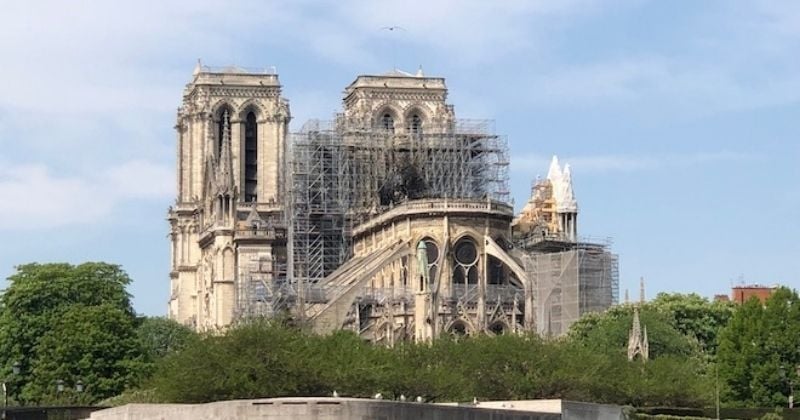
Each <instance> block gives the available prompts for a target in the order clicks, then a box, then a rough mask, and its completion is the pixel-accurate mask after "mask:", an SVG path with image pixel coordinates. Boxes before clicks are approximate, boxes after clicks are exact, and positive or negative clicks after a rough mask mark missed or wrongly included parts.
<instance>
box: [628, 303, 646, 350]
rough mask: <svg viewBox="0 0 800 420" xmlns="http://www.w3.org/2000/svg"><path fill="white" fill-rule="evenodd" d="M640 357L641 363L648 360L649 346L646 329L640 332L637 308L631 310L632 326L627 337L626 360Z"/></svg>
mask: <svg viewBox="0 0 800 420" xmlns="http://www.w3.org/2000/svg"><path fill="white" fill-rule="evenodd" d="M637 355H638V356H641V357H642V362H645V361H647V359H649V358H650V344H649V342H648V341H647V327H644V330H642V326H641V323H640V322H639V307H638V306H636V307H634V308H633V325H632V326H631V332H630V334H629V335H628V360H633V359H635V358H636V356H637Z"/></svg>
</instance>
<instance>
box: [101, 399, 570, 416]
mask: <svg viewBox="0 0 800 420" xmlns="http://www.w3.org/2000/svg"><path fill="white" fill-rule="evenodd" d="M560 418H561V416H560V415H559V414H553V413H535V412H525V411H515V410H509V409H490V408H475V407H468V406H444V405H436V404H420V403H412V402H397V401H381V400H367V399H355V398H273V399H263V400H239V401H220V402H214V403H208V404H197V405H191V404H186V405H180V404H129V405H125V406H122V407H116V408H110V409H107V410H101V411H97V412H94V413H92V416H91V418H90V419H91V420H167V419H169V420H203V419H229V420H233V419H236V420H239V419H248V420H249V419H253V420H254V419H259V420H278V419H280V420H288V419H296V420H412V419H413V420H461V419H470V420H556V419H560Z"/></svg>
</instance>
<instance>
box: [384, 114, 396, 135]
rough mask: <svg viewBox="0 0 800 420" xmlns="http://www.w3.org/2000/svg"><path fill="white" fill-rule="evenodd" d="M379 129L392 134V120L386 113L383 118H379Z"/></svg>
mask: <svg viewBox="0 0 800 420" xmlns="http://www.w3.org/2000/svg"><path fill="white" fill-rule="evenodd" d="M381 127H382V128H383V129H384V130H386V131H389V132H391V133H394V118H393V117H392V114H390V113H388V112H387V113H385V114H383V117H381Z"/></svg>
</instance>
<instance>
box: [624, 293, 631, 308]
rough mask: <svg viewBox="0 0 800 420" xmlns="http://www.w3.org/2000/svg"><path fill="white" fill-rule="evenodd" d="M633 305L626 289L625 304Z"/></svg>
mask: <svg viewBox="0 0 800 420" xmlns="http://www.w3.org/2000/svg"><path fill="white" fill-rule="evenodd" d="M629 303H631V299H630V296H628V289H625V304H626V305H627V304H629Z"/></svg>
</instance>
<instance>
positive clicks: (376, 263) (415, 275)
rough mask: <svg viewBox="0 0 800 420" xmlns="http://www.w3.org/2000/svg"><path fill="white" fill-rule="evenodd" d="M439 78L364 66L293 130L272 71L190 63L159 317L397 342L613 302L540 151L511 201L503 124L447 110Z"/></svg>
mask: <svg viewBox="0 0 800 420" xmlns="http://www.w3.org/2000/svg"><path fill="white" fill-rule="evenodd" d="M447 93H448V91H447V87H446V84H445V80H444V79H443V78H440V77H430V76H426V75H425V74H423V72H422V70H421V69H420V70H419V71H418V72H416V73H415V74H412V73H406V72H402V71H399V70H393V71H391V72H388V73H385V74H380V75H361V76H358V77H356V78H355V80H354V81H353V82H352V83H351V84H350V85H349V86H347V87H346V88H345V91H344V97H343V100H342V110H341V111H340V112H339V113H337V114H336V115H335V116H334V117H333V119H331V120H328V121H320V120H311V121H308V122H306V123H305V124H303V125H302V127H301V128H300V129H299V130H297V131H294V132H292V131H290V129H289V122H290V120H291V113H290V109H289V102H288V100H287V99H285V98H283V97H282V93H281V85H280V82H279V80H278V75H277V74H274V73H270V72H255V71H249V70H246V69H242V68H238V67H226V68H211V67H206V66H202V65H201V64H199V63H198V65H197V67H196V68H195V70H194V72H193V75H192V79H191V82H190V83H189V84H187V86H186V88H185V90H184V92H183V101H182V104H181V106H180V108H179V109H178V115H177V124H176V125H175V128H176V130H177V148H178V163H177V182H178V188H177V191H178V192H177V197H176V201H175V204H174V205H173V206H172V207H171V208H170V209H169V213H168V220H169V223H170V242H171V255H172V257H171V271H170V285H171V291H170V300H169V317H170V318H172V319H175V320H177V321H179V322H181V323H184V324H186V325H189V326H192V327H193V328H195V329H197V330H201V331H209V330H212V331H213V330H221V329H224V328H226V327H228V326H230V325H232V324H235V323H236V322H240V321H242V320H246V319H249V318H253V317H274V316H281V317H291V318H292V319H296V320H298V321H299V322H303V323H307V325H309V326H310V327H311V328H313V330H314V331H317V332H319V333H328V332H331V331H335V330H338V329H348V330H352V331H354V332H355V333H357V334H359V335H360V336H362V337H363V338H364V339H366V340H369V341H372V342H376V343H384V344H387V345H392V344H394V343H395V342H398V341H404V340H416V341H425V340H430V339H433V338H435V337H437V336H440V335H441V334H454V335H469V334H478V333H486V334H505V333H518V332H523V331H531V332H537V333H539V334H542V335H545V336H558V335H561V334H563V333H565V332H566V331H567V328H568V327H569V325H570V324H571V323H572V322H574V321H575V320H577V319H578V317H580V316H581V315H582V314H584V313H587V312H593V311H602V310H604V309H606V308H608V307H609V306H611V305H612V304H614V303H616V301H617V299H618V296H617V295H618V290H617V288H618V274H617V257H616V255H614V254H613V253H611V252H610V250H609V244H608V243H604V242H597V241H585V240H582V239H581V238H580V237H579V236H578V231H577V216H578V205H577V200H576V198H575V194H574V191H573V185H572V175H571V168H570V167H569V165H565V166H563V167H562V166H561V164H560V162H558V160H557V158H554V159H553V162H552V163H551V167H550V170H549V172H548V175H547V177H546V178H545V179H537V180H536V181H535V182H534V184H533V187H532V191H531V198H530V199H529V200H528V202H527V203H526V204H525V206H524V207H523V209H522V210H521V211H520V212H519V213H518V214H515V212H514V208H513V205H512V203H511V198H510V192H509V188H508V184H509V175H508V167H509V152H508V145H507V141H506V138H505V137H504V136H502V135H498V134H496V133H494V131H493V123H492V122H491V121H482V120H466V119H459V118H456V113H455V108H454V106H453V105H451V104H449V103H447Z"/></svg>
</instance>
